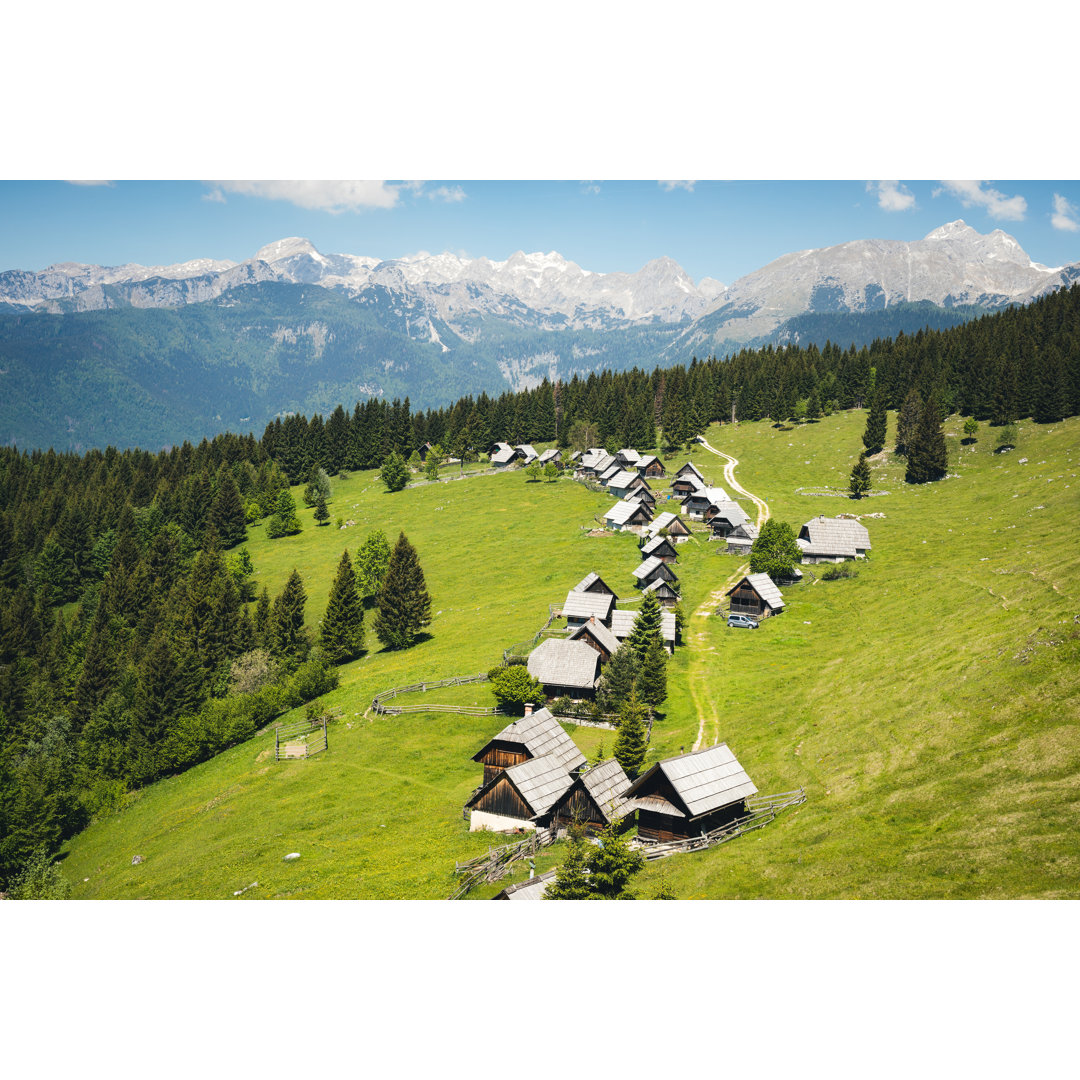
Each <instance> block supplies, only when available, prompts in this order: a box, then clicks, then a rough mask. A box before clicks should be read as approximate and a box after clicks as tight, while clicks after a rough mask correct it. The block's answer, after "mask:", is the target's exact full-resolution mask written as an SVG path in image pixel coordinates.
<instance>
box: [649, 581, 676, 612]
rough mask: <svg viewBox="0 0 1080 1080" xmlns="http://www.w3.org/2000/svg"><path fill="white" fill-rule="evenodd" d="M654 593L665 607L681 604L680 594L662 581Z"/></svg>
mask: <svg viewBox="0 0 1080 1080" xmlns="http://www.w3.org/2000/svg"><path fill="white" fill-rule="evenodd" d="M652 592H654V593H656V599H657V600H659V601H660V603H661V604H662V605H663V606H664V607H674V606H675V605H676V604H677V603H678V602H679V594H678V593H677V592H676V591H675V589H674V588H672V586H671V585H669V584H668V583H667V582H666V581H662V582H661V583H660V584H659V585H657V587H656V588H655V589H653V590H652Z"/></svg>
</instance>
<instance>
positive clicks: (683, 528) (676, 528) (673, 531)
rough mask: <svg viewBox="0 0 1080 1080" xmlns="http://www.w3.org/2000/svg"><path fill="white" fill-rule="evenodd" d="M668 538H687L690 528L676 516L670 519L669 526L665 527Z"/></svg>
mask: <svg viewBox="0 0 1080 1080" xmlns="http://www.w3.org/2000/svg"><path fill="white" fill-rule="evenodd" d="M667 533H668V536H689V535H690V526H689V525H687V524H686V522H685V521H683V520H682V519H681V518H679V517H678V516H676V517H674V518H672V520H671V524H670V525H668V526H667Z"/></svg>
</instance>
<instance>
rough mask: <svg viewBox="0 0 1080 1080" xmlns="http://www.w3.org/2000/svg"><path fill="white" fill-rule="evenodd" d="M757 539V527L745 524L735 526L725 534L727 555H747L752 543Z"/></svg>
mask: <svg viewBox="0 0 1080 1080" xmlns="http://www.w3.org/2000/svg"><path fill="white" fill-rule="evenodd" d="M757 538H758V527H757V526H756V525H751V524H750V523H749V522H747V523H746V524H745V525H736V526H735V528H734V529H732V530H731V532H729V533H728V534H727V549H728V554H729V555H749V554H750V549H751V548H752V547H753V546H754V541H755V540H756V539H757Z"/></svg>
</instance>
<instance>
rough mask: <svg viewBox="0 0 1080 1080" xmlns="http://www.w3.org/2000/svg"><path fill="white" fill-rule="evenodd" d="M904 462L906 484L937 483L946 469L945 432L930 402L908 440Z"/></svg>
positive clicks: (923, 409)
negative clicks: (905, 461)
mask: <svg viewBox="0 0 1080 1080" xmlns="http://www.w3.org/2000/svg"><path fill="white" fill-rule="evenodd" d="M907 459H908V461H907V470H906V471H905V473H904V479H905V480H906V481H907V482H908V483H909V484H925V483H928V482H930V481H934V480H940V479H941V478H942V477H943V476H944V475H945V472H946V469H947V468H948V460H947V457H946V448H945V432H944V431H943V430H942V428H941V418H940V417H939V416H938V411H937V406H936V405H935V404H934V402H933V400H932V399H927V400H926V401H925V402H924V403H923V407H922V412H921V414H920V416H919V423H918V426H917V427H916V428H915V430H914V431H913V432H912V434H911V435H910V437H909V439H908V447H907Z"/></svg>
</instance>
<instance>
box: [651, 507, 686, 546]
mask: <svg viewBox="0 0 1080 1080" xmlns="http://www.w3.org/2000/svg"><path fill="white" fill-rule="evenodd" d="M646 531H647V532H648V534H649V535H650V536H659V535H660V533H661V532H666V533H667V535H668V536H670V537H671V538H672V540H674V541H675V543H676V544H681V543H682V542H683V541H684V540H685V539H686V538H687V537H688V536H689V535H690V526H689V525H687V524H686V522H685V521H683V520H682V518H681V517H679V515H678V514H673V513H671V511H670V510H665V511H664V513H662V514H658V515H657V516H656V517H655V518H653V520H652V521H651V522H650V523H649V527H648V529H647V530H646Z"/></svg>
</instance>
